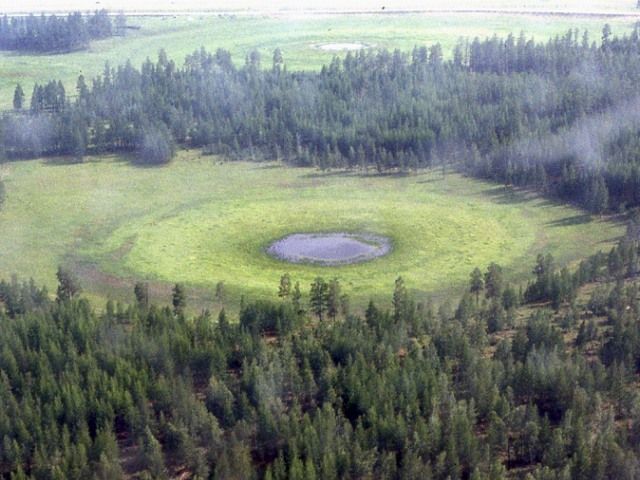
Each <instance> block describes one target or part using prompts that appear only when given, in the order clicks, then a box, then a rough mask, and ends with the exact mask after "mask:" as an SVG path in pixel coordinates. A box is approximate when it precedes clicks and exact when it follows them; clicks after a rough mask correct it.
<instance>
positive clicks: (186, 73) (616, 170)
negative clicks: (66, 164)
mask: <svg viewBox="0 0 640 480" xmlns="http://www.w3.org/2000/svg"><path fill="white" fill-rule="evenodd" d="M265 64H267V65H265ZM639 74H640V34H639V30H638V29H636V30H634V32H633V33H632V34H631V35H628V36H624V37H615V36H613V35H612V33H611V31H610V28H609V27H608V26H605V27H604V29H603V31H602V38H601V39H598V43H596V42H594V41H592V40H591V39H590V38H589V37H588V35H587V34H580V32H578V31H569V32H567V33H566V35H564V36H562V37H556V38H554V39H552V40H549V41H548V42H547V43H536V42H534V41H533V40H528V39H527V38H525V37H524V36H523V35H520V36H519V37H514V36H509V37H507V38H497V37H493V38H489V39H486V40H479V39H475V40H473V41H466V40H465V41H460V43H459V44H458V45H457V46H456V47H455V50H454V52H453V55H452V58H451V60H444V59H443V52H442V49H441V48H440V46H439V45H437V44H436V45H434V46H431V47H428V48H427V47H416V48H415V49H414V50H413V51H412V52H400V51H394V52H388V51H360V52H358V53H356V54H351V53H349V54H347V55H346V57H345V58H344V59H339V58H335V59H334V61H332V62H331V63H330V64H329V65H327V66H326V67H324V68H322V70H321V71H319V72H289V71H288V70H287V68H286V62H285V59H284V58H283V56H282V53H281V52H280V51H279V50H276V51H275V52H274V53H273V58H269V59H262V58H260V55H259V53H258V52H252V53H251V54H249V55H248V56H247V58H246V59H245V64H244V66H242V67H236V65H235V64H234V63H233V61H232V58H231V56H230V55H229V53H228V52H226V51H223V50H218V51H216V52H215V53H210V52H206V51H204V50H198V51H196V52H194V53H193V54H192V55H189V56H188V57H187V58H186V59H185V61H184V63H183V64H182V65H178V64H176V63H175V62H174V61H173V60H170V59H169V58H167V56H166V54H164V52H160V54H159V56H158V59H157V60H156V61H151V60H148V61H147V62H145V63H144V64H143V65H142V66H141V67H140V68H136V67H135V66H133V65H131V64H130V63H126V64H124V65H120V66H118V67H112V66H109V65H106V66H105V68H104V73H103V74H102V75H101V76H99V77H97V78H94V79H87V78H84V77H83V76H80V77H79V78H78V82H77V86H76V89H75V91H74V92H65V89H64V87H63V85H62V83H60V82H59V81H56V80H52V81H50V82H49V83H47V84H45V85H35V87H34V88H33V91H32V93H31V96H30V97H29V98H27V97H26V94H25V92H23V90H22V87H21V86H18V87H17V88H16V94H15V96H14V107H15V108H14V111H13V112H7V113H5V115H4V117H3V119H2V124H1V128H2V138H3V142H2V145H3V148H4V155H5V156H6V157H7V158H9V159H17V158H30V157H37V156H40V155H69V156H72V157H74V158H77V159H80V158H82V157H83V155H85V154H86V153H102V152H132V153H135V160H134V161H137V162H140V163H145V164H158V163H163V162H166V161H168V160H169V159H170V158H171V155H172V152H173V151H174V149H175V146H176V145H179V146H186V147H197V148H202V149H204V151H205V152H208V153H216V154H222V155H224V156H226V157H228V158H243V159H245V158H250V159H251V158H252V159H254V160H262V159H279V160H283V161H284V162H286V163H288V164H290V165H293V166H295V165H299V166H311V165H313V166H317V167H319V168H322V169H329V168H348V169H356V168H359V169H372V170H373V171H378V172H384V171H388V170H411V169H415V168H419V167H429V166H440V165H453V166H455V167H457V168H459V169H461V170H463V171H465V172H467V173H469V174H471V175H475V176H478V177H482V178H487V179H492V180H495V181H498V182H503V183H505V184H507V185H516V186H526V187H531V188H535V189H538V190H540V191H542V192H544V193H546V194H549V195H553V196H555V197H558V198H560V199H562V200H565V201H569V202H572V203H575V204H577V205H580V206H582V207H583V208H585V209H587V210H589V211H591V212H594V213H602V212H605V211H608V210H614V211H617V210H624V209H625V208H627V207H636V206H639V205H640V193H639V192H640V188H639V187H640V166H639V165H640V162H639V160H638V155H639V152H640V150H639V149H638V145H637V141H636V138H637V133H638V128H639V127H638V125H639V123H640V122H639V121H640V118H638V113H637V110H638V108H637V107H638V102H640V100H638V94H639V93H640V90H639V88H638V82H637V77H638V75H639Z"/></svg>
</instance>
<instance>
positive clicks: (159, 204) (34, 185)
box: [0, 152, 624, 310]
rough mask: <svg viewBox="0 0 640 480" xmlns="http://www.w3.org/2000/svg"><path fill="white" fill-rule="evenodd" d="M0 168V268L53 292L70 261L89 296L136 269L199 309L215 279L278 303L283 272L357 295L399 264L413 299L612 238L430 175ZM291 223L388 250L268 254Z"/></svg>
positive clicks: (181, 163)
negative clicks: (178, 290)
mask: <svg viewBox="0 0 640 480" xmlns="http://www.w3.org/2000/svg"><path fill="white" fill-rule="evenodd" d="M1 173H2V174H3V175H4V181H5V184H6V188H7V201H6V202H5V204H4V206H3V208H2V210H1V211H0V231H2V233H3V234H2V236H0V277H1V278H9V276H10V275H11V274H12V273H14V272H19V273H20V275H21V276H22V277H25V278H28V277H33V278H34V280H35V281H36V282H37V283H45V284H47V286H48V287H49V289H50V290H51V291H55V287H56V277H55V272H56V269H57V267H58V265H61V264H62V265H66V266H68V267H70V268H76V273H77V274H78V275H79V277H80V282H81V284H82V286H83V289H84V291H85V293H86V294H87V295H91V296H92V297H94V298H96V299H105V298H112V299H118V300H122V301H131V299H132V297H133V293H132V292H133V287H132V285H133V283H134V282H135V281H137V280H147V281H151V282H152V283H153V286H154V287H158V288H152V289H151V290H152V291H154V292H158V293H157V294H156V295H159V296H157V297H154V301H159V302H165V301H167V295H168V294H167V292H169V291H170V286H171V284H173V283H174V282H185V283H186V284H187V285H188V287H189V289H188V291H189V293H190V300H189V304H190V305H191V306H192V307H193V308H194V309H196V310H199V309H200V308H202V307H209V306H210V304H211V301H212V298H213V291H214V289H215V285H216V283H217V282H218V281H224V282H225V285H226V291H227V294H228V299H229V302H228V306H230V307H231V306H232V305H237V302H236V301H237V300H238V299H239V296H240V295H241V294H244V295H245V296H248V297H250V298H256V297H268V298H272V299H273V298H277V297H276V292H277V286H278V283H279V279H280V276H281V275H282V274H283V273H285V272H288V273H289V274H290V275H291V277H292V280H293V281H294V282H296V281H299V282H300V286H301V290H302V291H303V293H307V292H308V290H309V285H310V283H311V282H312V281H313V280H314V278H315V277H317V276H322V277H324V278H325V279H327V280H328V279H330V278H333V277H338V278H339V279H340V281H341V283H342V285H343V289H344V291H345V292H346V293H348V294H349V295H350V296H351V299H352V303H353V304H357V305H366V302H367V301H368V299H369V298H371V297H374V298H376V299H385V300H388V299H389V298H390V294H391V291H392V289H393V284H394V280H395V279H396V277H397V276H398V275H402V276H403V278H404V279H405V282H406V284H407V286H408V287H409V288H410V289H412V290H413V292H414V293H416V294H418V295H421V296H423V297H424V296H426V295H432V294H437V293H447V292H451V291H459V290H460V289H461V288H462V287H463V286H464V285H466V283H467V281H468V278H469V273H470V271H471V270H472V269H473V268H474V267H476V266H478V267H480V268H485V267H486V266H487V265H488V264H489V263H490V262H498V263H500V264H501V265H503V266H504V267H505V269H506V272H507V275H508V276H509V278H513V279H528V278H530V275H531V268H532V266H533V264H534V262H535V256H536V254H537V253H539V252H545V253H552V254H553V255H554V257H555V258H556V260H557V263H558V264H559V265H564V264H567V263H570V262H572V261H575V260H578V259H581V258H584V257H585V256H587V255H589V254H592V253H594V252H595V251H597V250H600V249H603V250H606V249H608V248H610V246H611V245H612V243H613V242H615V241H616V239H617V238H618V237H619V236H620V235H621V234H622V233H624V227H623V226H620V225H616V224H615V223H611V222H607V221H605V220H603V219H598V218H596V219H590V218H589V217H588V216H586V215H584V214H583V213H581V212H579V211H577V210H575V209H572V208H569V207H566V206H562V205H558V204H554V203H551V202H549V201H546V200H545V199H542V198H527V197H526V196H525V195H521V194H519V193H517V192H515V193H513V192H510V191H507V190H505V189H504V188H503V187H501V186H499V185H493V184H489V183H485V182H479V181H476V180H473V179H469V178H465V177H462V176H459V175H453V174H448V175H447V176H446V178H443V177H442V176H441V174H440V172H437V173H436V172H421V173H419V174H417V175H406V176H394V175H389V176H378V175H358V174H349V173H340V172H330V173H328V174H322V173H320V172H317V171H314V170H311V169H301V168H300V169H295V168H283V167H279V166H276V165H272V164H268V165H264V164H255V163H253V164H252V163H225V164H220V162H219V159H217V158H215V157H201V156H199V155H198V154H196V153H194V152H180V153H179V154H178V157H177V158H176V160H175V161H174V162H172V163H171V164H170V165H167V166H165V167H162V168H152V169H140V168H136V167H133V166H131V165H130V164H128V163H127V162H122V161H119V159H118V158H108V157H106V158H105V157H101V158H95V159H90V160H88V161H87V162H85V163H83V164H78V165H56V166H51V165H47V164H46V163H44V162H38V161H33V162H15V163H12V164H7V165H5V166H4V167H3V170H2V172H1ZM299 232H305V233H317V232H346V233H353V234H357V233H362V232H368V233H373V234H377V235H381V236H384V237H386V238H388V239H389V241H390V243H391V246H392V249H391V252H390V253H389V254H388V255H385V256H382V257H378V258H375V259H373V260H370V261H366V262H363V263H357V264H352V265H339V266H330V267H329V266H320V265H312V264H293V263H287V262H284V261H282V260H278V259H276V258H273V257H271V256H269V255H268V254H267V252H266V250H267V249H268V247H269V246H270V245H271V244H272V243H273V242H275V241H277V240H279V239H282V238H283V237H285V236H287V235H290V234H294V233H299ZM163 292H164V293H163ZM198 302H200V303H198Z"/></svg>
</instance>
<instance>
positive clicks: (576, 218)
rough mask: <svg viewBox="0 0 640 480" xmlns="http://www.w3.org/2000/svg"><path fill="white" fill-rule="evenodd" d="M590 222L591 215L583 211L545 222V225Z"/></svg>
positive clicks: (561, 225) (555, 225) (557, 225)
mask: <svg viewBox="0 0 640 480" xmlns="http://www.w3.org/2000/svg"><path fill="white" fill-rule="evenodd" d="M589 222H591V215H589V214H588V213H584V214H582V215H573V216H571V217H565V218H560V219H558V220H553V221H552V222H547V223H546V224H545V225H546V226H548V227H570V226H572V225H584V224H586V223H589Z"/></svg>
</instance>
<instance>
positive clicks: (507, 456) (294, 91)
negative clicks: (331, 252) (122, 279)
mask: <svg viewBox="0 0 640 480" xmlns="http://www.w3.org/2000/svg"><path fill="white" fill-rule="evenodd" d="M110 22H111V20H110V19H109V17H108V16H106V15H103V14H102V13H101V12H98V13H96V14H95V16H93V17H86V18H85V17H82V16H78V15H71V16H69V17H67V18H66V19H57V18H56V17H41V18H40V19H39V18H38V17H26V18H22V19H11V20H7V19H6V17H5V19H4V20H2V21H1V22H0V48H10V49H26V50H30V51H44V50H45V49H50V48H53V49H55V50H60V51H65V50H72V49H74V48H78V47H82V46H85V45H86V42H88V41H89V40H90V39H93V38H102V37H104V36H107V35H110V34H111V32H112V28H113V27H112V25H111V23H110ZM55 32H67V33H65V34H64V35H61V36H57V35H58V34H57V33H55ZM49 35H53V36H55V37H56V38H60V43H59V44H55V45H54V44H52V43H51V42H44V43H43V42H42V41H41V40H42V38H45V39H46V38H48V36H49ZM597 40H598V41H597V42H594V41H593V39H590V38H589V37H588V36H587V35H586V34H581V33H580V32H577V31H569V32H567V34H566V35H564V36H562V37H557V38H554V39H552V40H550V41H548V42H546V43H540V42H538V43H536V42H534V41H533V40H530V39H527V38H525V37H524V36H523V35H520V36H518V37H516V36H509V37H507V38H497V37H493V38H489V39H485V40H480V39H475V40H473V41H466V40H461V41H460V42H459V43H458V45H457V46H456V48H455V50H454V52H453V55H452V56H451V59H445V58H444V54H443V52H442V49H441V48H440V46H439V45H434V46H431V47H416V48H415V49H414V50H413V51H412V52H400V51H394V52H389V51H384V50H381V51H361V52H359V53H356V54H351V53H349V54H347V55H346V56H345V57H344V58H335V59H334V60H333V61H332V62H331V63H330V64H329V65H327V66H325V67H324V68H322V70H321V71H318V72H298V71H296V72H293V71H289V70H288V69H287V67H286V59H285V58H283V55H282V52H281V51H280V50H276V51H275V52H274V53H273V57H272V58H268V59H262V58H260V55H259V54H258V53H257V52H254V53H251V54H249V55H248V56H247V58H246V59H245V62H244V65H243V66H237V65H236V64H235V63H234V62H233V61H232V58H231V56H230V54H229V53H228V52H226V51H223V50H218V51H216V52H214V53H212V52H207V51H205V50H204V49H201V50H198V51H195V52H194V53H193V54H191V55H189V56H188V57H187V58H186V59H185V61H184V63H181V64H177V63H175V61H174V60H172V59H169V58H167V56H166V54H165V53H164V52H160V54H159V55H158V58H157V60H155V61H151V60H148V61H147V62H145V63H144V64H143V65H141V66H140V67H136V66H134V65H131V64H130V63H126V64H123V65H120V66H117V67H114V66H110V65H106V66H105V68H104V72H103V74H102V75H100V76H98V77H96V78H91V79H89V78H84V77H82V76H80V77H79V78H78V81H77V87H76V89H75V91H73V92H68V91H65V88H64V86H63V84H62V82H60V81H58V80H51V81H50V82H48V83H46V84H44V85H35V87H34V88H33V91H32V92H31V93H30V95H29V96H27V95H26V94H25V92H24V91H23V89H22V86H20V85H18V86H17V87H16V92H15V96H14V101H13V109H12V110H11V111H7V112H4V114H3V115H2V118H1V121H0V135H1V136H0V139H1V140H2V141H1V142H0V155H1V158H2V159H3V160H6V161H20V160H24V159H28V158H36V157H40V156H65V157H66V158H68V159H69V160H70V161H77V162H81V161H82V160H83V158H84V157H85V156H86V155H88V154H101V153H107V152H118V153H124V154H126V156H127V158H129V159H131V161H133V162H136V163H139V164H141V165H145V166H154V165H162V164H163V163H166V162H168V161H170V160H171V158H172V157H173V155H174V152H175V150H176V149H177V148H199V149H202V150H203V151H204V152H205V153H207V154H215V155H221V156H224V157H225V158H227V159H230V160H236V159H251V160H254V161H263V160H273V159H277V160H280V161H282V162H284V163H285V164H287V165H288V166H291V167H296V166H314V167H317V168H319V169H322V170H328V169H334V170H335V169H350V170H355V169H358V170H362V171H368V172H370V173H372V174H383V173H389V172H401V173H404V172H410V171H412V170H417V169H419V168H424V167H441V168H443V169H446V168H450V169H458V170H459V171H461V172H463V173H465V174H467V175H472V176H476V177H479V178H484V179H489V180H493V181H495V182H500V183H501V184H504V185H507V186H517V187H527V188H530V189H534V190H538V191H539V192H541V193H542V194H544V195H548V196H552V197H555V198H558V199H561V200H563V201H566V202H570V203H573V204H576V205H579V206H580V207H582V208H584V209H586V210H588V211H589V212H592V213H595V214H603V213H607V212H621V213H622V212H624V213H627V214H628V217H629V227H628V231H627V234H626V236H625V238H623V239H622V240H621V241H620V243H619V244H618V246H616V247H615V248H613V249H611V250H610V251H608V252H605V253H599V254H596V255H594V256H591V257H590V258H587V259H584V260H583V261H582V262H580V263H579V265H575V266H572V268H568V267H564V268H560V267H559V266H558V265H556V263H555V261H554V258H553V257H552V256H551V255H539V256H538V257H537V258H536V259H535V260H534V261H532V262H531V275H530V279H529V281H528V283H526V285H522V286H521V285H519V284H518V285H516V284H512V283H510V282H509V279H508V277H507V275H506V273H505V272H504V270H503V267H502V266H500V265H499V264H497V263H491V264H490V265H486V266H479V268H476V269H475V270H473V271H472V272H469V282H468V285H467V287H466V288H465V291H464V293H463V294H462V296H461V297H460V298H451V299H449V300H448V301H444V302H442V303H441V304H439V305H433V304H432V303H430V302H424V303H422V302H418V301H416V300H415V299H414V298H413V296H412V295H411V293H410V290H411V288H412V286H411V285H407V284H405V282H404V280H403V279H402V276H398V278H397V280H396V281H395V284H394V285H389V291H388V298H389V302H388V305H390V307H388V306H387V304H385V305H379V304H376V303H374V302H370V303H369V305H368V307H367V308H366V310H365V311H363V312H356V311H354V310H355V309H351V308H350V304H349V297H348V291H347V290H346V289H345V288H343V286H342V285H340V281H339V279H337V278H332V279H331V278H326V279H325V278H321V277H318V278H317V279H316V280H315V281H314V282H313V284H311V285H301V284H300V283H299V282H298V281H297V279H296V278H295V276H292V277H290V276H289V275H288V274H285V275H283V276H282V278H281V280H280V284H279V285H273V292H274V295H273V299H271V300H257V301H256V300H250V299H249V300H245V299H244V298H243V300H242V302H241V305H240V308H239V313H238V314H237V315H236V314H235V313H234V314H233V315H231V314H227V313H226V312H225V310H224V309H222V310H220V311H215V312H210V311H208V310H204V311H202V312H201V313H200V314H197V315H193V314H191V313H189V309H188V307H189V305H188V301H189V294H188V287H186V286H185V285H183V284H180V283H177V284H175V285H174V286H173V289H172V294H171V297H170V298H167V299H166V302H165V304H161V305H159V304H155V303H153V302H151V301H150V295H149V285H148V284H146V283H144V282H138V283H136V284H135V288H134V289H133V290H132V291H131V301H130V303H129V304H124V303H114V302H111V301H109V302H108V303H107V304H106V306H104V307H103V306H102V305H95V304H91V303H90V302H89V301H88V300H87V299H86V298H85V297H83V294H82V285H81V283H80V282H79V280H78V279H77V278H76V277H75V276H74V274H73V272H72V271H70V270H67V269H65V268H63V267H61V268H60V269H59V270H58V272H57V284H58V286H57V290H56V291H55V292H49V291H47V289H46V288H44V287H41V286H39V285H36V284H35V283H34V282H33V281H29V280H25V279H22V278H20V277H18V276H16V277H14V278H12V279H9V280H4V281H1V282H0V325H1V333H0V478H3V479H5V478H6V479H11V480H23V479H50V480H61V479H79V480H81V479H87V478H97V479H104V480H106V479H120V478H139V479H164V478H193V479H209V478H215V479H243V480H244V479H268V480H285V479H287V480H288V479H291V480H302V479H305V480H313V479H327V480H332V479H338V478H347V479H369V478H381V479H416V480H417V479H430V478H433V479H442V480H445V479H459V478H460V479H465V480H466V479H473V480H480V479H486V480H498V479H506V478H526V479H528V480H565V479H585V480H586V479H602V480H604V479H620V480H626V479H628V480H632V479H637V478H640V392H639V389H638V373H639V370H640V323H639V322H638V319H640V285H639V284H638V282H637V278H638V273H639V272H640V241H639V239H638V234H639V232H640V216H639V215H638V213H637V212H638V211H637V209H636V208H637V207H640V141H639V140H638V138H639V136H638V133H639V132H640V114H639V113H638V112H639V110H638V107H639V106H640V97H639V94H640V86H639V84H638V78H640V26H638V27H637V28H636V30H635V31H634V32H633V33H632V34H631V35H629V36H625V37H615V36H613V34H612V33H611V31H610V29H609V28H608V27H606V26H605V28H604V29H603V31H602V38H599V39H597ZM4 198H5V193H4V184H3V183H2V181H0V209H1V208H2V205H3V202H4ZM480 267H481V268H480ZM18 273H19V272H18ZM220 288H222V287H220ZM216 295H218V293H216ZM221 296H222V294H221Z"/></svg>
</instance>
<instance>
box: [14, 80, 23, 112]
mask: <svg viewBox="0 0 640 480" xmlns="http://www.w3.org/2000/svg"><path fill="white" fill-rule="evenodd" d="M23 104H24V91H23V90H22V86H20V84H17V85H16V89H15V91H14V92H13V109H14V110H22V105H23Z"/></svg>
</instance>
